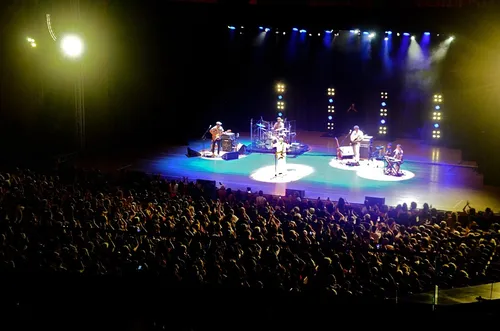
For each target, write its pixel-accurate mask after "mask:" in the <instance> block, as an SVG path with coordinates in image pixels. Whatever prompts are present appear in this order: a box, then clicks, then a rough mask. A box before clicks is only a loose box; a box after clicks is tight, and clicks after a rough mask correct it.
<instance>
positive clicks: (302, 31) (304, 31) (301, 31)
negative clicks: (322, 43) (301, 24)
mask: <svg viewBox="0 0 500 331" xmlns="http://www.w3.org/2000/svg"><path fill="white" fill-rule="evenodd" d="M299 32H300V33H306V32H307V31H306V30H304V29H302V30H300V31H299Z"/></svg>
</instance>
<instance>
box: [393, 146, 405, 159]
mask: <svg viewBox="0 0 500 331" xmlns="http://www.w3.org/2000/svg"><path fill="white" fill-rule="evenodd" d="M394 158H395V159H397V160H402V159H403V149H402V148H401V149H397V148H396V149H395V150H394Z"/></svg>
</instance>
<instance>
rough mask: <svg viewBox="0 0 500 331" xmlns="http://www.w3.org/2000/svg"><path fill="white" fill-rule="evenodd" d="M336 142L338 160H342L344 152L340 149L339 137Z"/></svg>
mask: <svg viewBox="0 0 500 331" xmlns="http://www.w3.org/2000/svg"><path fill="white" fill-rule="evenodd" d="M335 141H336V142H337V159H338V160H342V150H341V149H340V144H339V140H338V138H337V137H335Z"/></svg>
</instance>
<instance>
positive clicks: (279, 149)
mask: <svg viewBox="0 0 500 331" xmlns="http://www.w3.org/2000/svg"><path fill="white" fill-rule="evenodd" d="M273 147H274V148H276V153H282V154H286V150H287V149H288V148H289V147H290V145H288V144H287V143H286V142H284V141H278V142H277V143H275V144H274V145H273Z"/></svg>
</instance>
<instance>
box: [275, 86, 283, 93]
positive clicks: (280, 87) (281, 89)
mask: <svg viewBox="0 0 500 331" xmlns="http://www.w3.org/2000/svg"><path fill="white" fill-rule="evenodd" d="M276 91H277V92H278V93H285V85H284V84H277V85H276Z"/></svg>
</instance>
